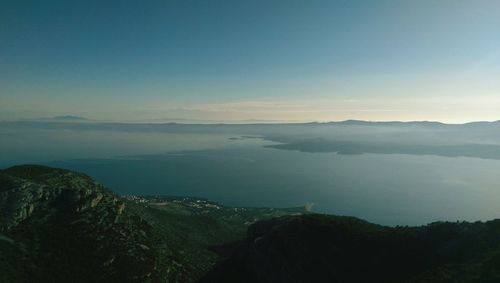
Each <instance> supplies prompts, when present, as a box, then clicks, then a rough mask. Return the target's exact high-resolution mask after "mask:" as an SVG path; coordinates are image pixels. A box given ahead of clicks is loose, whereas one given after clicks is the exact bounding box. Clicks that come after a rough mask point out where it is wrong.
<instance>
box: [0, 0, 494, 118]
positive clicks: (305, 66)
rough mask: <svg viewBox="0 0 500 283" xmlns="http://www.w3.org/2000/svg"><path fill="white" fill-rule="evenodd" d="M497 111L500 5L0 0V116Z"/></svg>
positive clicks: (470, 114) (475, 114)
mask: <svg viewBox="0 0 500 283" xmlns="http://www.w3.org/2000/svg"><path fill="white" fill-rule="evenodd" d="M67 114H72V115H81V116H86V117H89V118H94V119H106V120H123V121H131V120H134V121H146V120H149V121H161V120H168V119H172V118H182V119H200V120H218V121H220V120H223V121H235V120H247V119H257V120H286V121H311V120H318V121H324V120H343V119H350V118H353V119H367V120H440V121H445V122H463V121H471V120H497V119H500V1H496V0H492V1H480V0H479V1H478V0H474V1H473V0H470V1H459V0H456V1H445V0H441V1H434V0H433V1H425V0H415V1H400V0H398V1H396V0H395V1H371V0H366V1H352V0H350V1H327V0H325V1H312V0H307V1H306V0H302V1H293V0H290V1H273V0H265V1H256V0H248V1H237V0H231V1H206V0H200V1H189V0H179V1H167V0H163V1H154V0H152V1H144V0H141V1H126V0H119V1H118V0H117V1H103V0H100V1H70V0H60V1H57V0H52V1H39V0H36V1H23V0H12V1H11V0H2V1H0V119H3V120H5V119H18V118H33V117H47V116H55V115H67Z"/></svg>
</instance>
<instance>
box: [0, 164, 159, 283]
mask: <svg viewBox="0 0 500 283" xmlns="http://www.w3.org/2000/svg"><path fill="white" fill-rule="evenodd" d="M125 202H126V201H125V200H123V199H121V198H120V197H118V196H116V195H115V194H113V193H111V192H110V191H108V190H106V189H105V188H104V187H103V186H102V185H100V184H98V183H96V182H95V181H93V180H92V179H91V178H90V177H88V176H86V175H83V174H80V173H76V172H71V171H67V170H60V169H53V168H48V167H44V166H17V167H12V168H9V169H6V170H2V171H0V235H3V236H2V238H4V239H12V242H11V243H9V245H7V243H6V241H3V246H4V247H5V248H4V249H2V248H1V246H0V257H1V256H10V257H13V258H14V257H22V260H21V259H19V261H20V262H24V264H22V265H23V266H24V265H25V267H19V268H23V269H24V270H23V272H20V273H19V272H18V273H16V274H22V273H25V274H28V276H27V278H30V282H39V281H43V282H45V281H50V282H104V281H108V282H109V281H112V282H118V281H122V282H148V281H155V280H159V275H158V274H157V273H158V272H157V269H158V267H157V261H158V258H157V253H156V250H155V249H153V248H151V247H155V245H158V237H157V235H156V234H155V232H154V229H153V228H152V227H151V226H150V225H149V224H148V223H147V222H146V221H144V220H142V218H141V217H140V216H139V215H137V214H136V213H134V211H133V210H128V209H127V205H126V203H125ZM146 247H147V248H146ZM9 251H10V252H9ZM5 253H10V254H9V255H6V254H5ZM12 261H13V260H10V261H9V262H12ZM11 269H12V268H11ZM7 271H10V270H6V272H7ZM1 272H2V268H1V267H0V273H1ZM155 278H156V279H155ZM4 279H5V278H4ZM8 281H12V282H17V281H16V280H14V279H13V278H10V280H8ZM21 282H22V280H21Z"/></svg>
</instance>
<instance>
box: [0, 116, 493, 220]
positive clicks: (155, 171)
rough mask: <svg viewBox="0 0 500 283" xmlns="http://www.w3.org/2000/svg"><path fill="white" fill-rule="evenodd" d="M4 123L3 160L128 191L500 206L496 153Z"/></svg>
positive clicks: (378, 205) (408, 208) (342, 211)
mask: <svg viewBox="0 0 500 283" xmlns="http://www.w3.org/2000/svg"><path fill="white" fill-rule="evenodd" d="M280 127H286V126H280ZM0 128H1V134H2V137H3V138H2V139H1V141H0V156H2V158H1V159H0V166H3V167H6V166H10V165H15V164H20V163H41V164H46V165H50V166H55V167H62V168H68V169H73V170H77V171H81V172H84V173H87V174H89V175H90V176H92V177H94V178H96V180H98V181H99V182H102V183H103V184H104V185H106V186H108V187H109V188H111V189H112V190H114V191H115V192H116V193H118V194H122V195H130V194H135V195H178V196H198V197H206V198H209V199H211V200H214V201H219V202H222V203H224V204H226V205H230V206H261V207H262V206H268V207H290V206H302V205H304V204H306V203H314V206H313V211H316V212H324V213H331V214H338V215H351V216H356V217H360V218H363V219H366V220H369V221H373V222H375V223H380V224H388V225H417V224H425V223H429V222H432V221H438V220H449V221H456V220H468V221H475V220H488V219H493V218H496V217H498V216H499V215H500V208H499V206H498V203H500V190H499V189H498V182H499V178H498V172H500V160H496V159H480V158H470V157H443V156H436V155H415V154H370V153H368V154H367V153H365V154H354V155H353V154H348V155H343V154H337V153H335V152H301V151H296V150H283V149H277V148H269V147H265V146H269V145H277V144H280V143H278V142H273V141H266V140H262V139H260V138H256V137H254V136H250V137H246V138H242V137H241V135H240V134H230V133H212V134H210V133H178V132H177V133H165V132H137V131H128V132H127V131H102V130H75V129H46V128H39V129H30V130H26V129H24V130H23V129H17V130H15V129H14V130H13V129H12V128H11V127H0ZM353 130H355V127H354V128H353V129H352V130H350V131H353ZM252 131H255V130H250V132H252ZM360 134H361V133H360ZM351 135H352V134H351ZM353 136H356V135H353Z"/></svg>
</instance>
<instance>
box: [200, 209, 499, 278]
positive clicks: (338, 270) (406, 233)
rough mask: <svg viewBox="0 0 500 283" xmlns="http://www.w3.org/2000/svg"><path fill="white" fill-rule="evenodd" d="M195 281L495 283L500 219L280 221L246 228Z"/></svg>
mask: <svg viewBox="0 0 500 283" xmlns="http://www.w3.org/2000/svg"><path fill="white" fill-rule="evenodd" d="M203 282H292V283H293V282H325V283H326V282H330V283H331V282H471V283H472V282H500V220H494V221H489V222H486V223H481V222H477V223H466V222H462V223H445V222H437V223H433V224H429V225H427V226H422V227H385V226H380V225H375V224H371V223H368V222H366V221H363V220H360V219H357V218H353V217H339V216H331V215H318V214H311V215H301V216H284V217H281V218H277V219H272V220H267V221H261V222H259V223H256V224H254V225H252V226H251V227H250V228H249V231H248V236H247V239H246V240H245V241H243V242H241V243H240V246H239V247H238V248H237V249H236V250H235V252H234V253H233V254H232V255H231V256H230V257H228V258H227V259H226V260H224V261H222V262H221V263H219V265H218V266H217V267H216V268H215V269H214V270H213V271H212V272H210V273H209V274H208V275H207V276H206V277H205V278H204V280H203Z"/></svg>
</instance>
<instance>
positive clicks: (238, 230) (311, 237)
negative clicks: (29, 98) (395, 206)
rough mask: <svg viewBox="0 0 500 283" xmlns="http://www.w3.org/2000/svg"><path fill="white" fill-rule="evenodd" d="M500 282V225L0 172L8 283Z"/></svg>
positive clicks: (2, 272) (1, 251) (1, 263)
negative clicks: (236, 201)
mask: <svg viewBox="0 0 500 283" xmlns="http://www.w3.org/2000/svg"><path fill="white" fill-rule="evenodd" d="M197 281H200V282H500V220H494V221H489V222H476V223H467V222H461V223H458V222H457V223H446V222H437V223H433V224H429V225H426V226H422V227H386V226H381V225H376V224H371V223H368V222H366V221H363V220H360V219H357V218H353V217H339V216H332V215H319V214H311V213H308V212H307V211H306V210H305V209H304V208H292V209H272V208H231V207H224V206H222V205H220V204H218V203H214V202H210V201H208V200H204V199H197V198H187V197H162V196H150V197H144V196H128V197H120V196H117V195H115V194H114V193H112V192H110V191H109V190H107V189H106V188H104V187H103V186H101V185H99V184H98V183H96V182H95V181H93V180H92V179H91V178H90V177H88V176H86V175H83V174H80V173H76V172H72V171H67V170H62V169H54V168H49V167H43V166H16V167H11V168H8V169H5V170H0V282H197Z"/></svg>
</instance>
